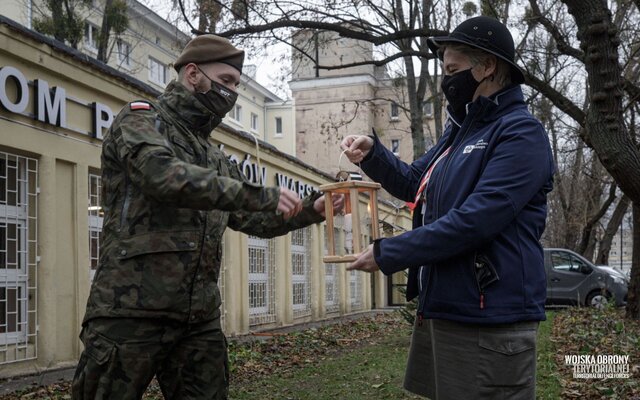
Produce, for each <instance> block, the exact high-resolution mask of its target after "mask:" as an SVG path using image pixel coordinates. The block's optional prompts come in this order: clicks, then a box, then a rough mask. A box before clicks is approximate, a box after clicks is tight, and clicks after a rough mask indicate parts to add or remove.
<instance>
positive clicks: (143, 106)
mask: <svg viewBox="0 0 640 400" xmlns="http://www.w3.org/2000/svg"><path fill="white" fill-rule="evenodd" d="M129 107H130V108H131V110H132V111H136V110H151V104H149V103H146V102H144V101H134V102H132V103H129Z"/></svg>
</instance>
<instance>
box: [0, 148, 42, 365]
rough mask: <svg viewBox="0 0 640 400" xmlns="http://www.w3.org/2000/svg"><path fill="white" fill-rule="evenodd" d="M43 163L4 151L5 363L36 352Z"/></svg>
mask: <svg viewBox="0 0 640 400" xmlns="http://www.w3.org/2000/svg"><path fill="white" fill-rule="evenodd" d="M37 198H38V161H37V160H35V159H33V158H27V157H21V156H17V155H14V154H10V153H2V152H0V364H5V363H10V362H15V361H23V360H28V359H33V358H36V356H37V344H36V338H37V332H36V326H37V324H38V322H37V309H36V308H37V303H36V299H37V296H36V292H37V286H36V282H37V279H36V278H37V277H36V270H37V263H38V257H37V249H38V243H37V218H38V211H37Z"/></svg>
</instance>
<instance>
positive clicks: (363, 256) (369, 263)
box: [347, 244, 380, 273]
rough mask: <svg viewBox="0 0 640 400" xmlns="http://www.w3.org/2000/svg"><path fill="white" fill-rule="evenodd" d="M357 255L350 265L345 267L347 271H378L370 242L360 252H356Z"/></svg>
mask: <svg viewBox="0 0 640 400" xmlns="http://www.w3.org/2000/svg"><path fill="white" fill-rule="evenodd" d="M356 256H357V257H358V258H357V259H356V260H355V261H354V262H353V263H352V264H351V265H349V266H348V267H347V271H352V270H358V271H364V272H370V273H373V272H376V271H380V267H378V264H376V260H375V258H374V257H373V245H372V244H370V245H369V246H368V247H367V248H366V249H365V250H364V251H363V252H362V253H360V254H356Z"/></svg>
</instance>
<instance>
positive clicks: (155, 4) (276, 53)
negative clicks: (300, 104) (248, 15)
mask: <svg viewBox="0 0 640 400" xmlns="http://www.w3.org/2000/svg"><path fill="white" fill-rule="evenodd" d="M138 1H139V2H141V3H142V4H144V5H146V6H147V7H149V8H150V9H151V10H153V11H155V12H156V13H157V14H158V15H160V16H161V17H162V18H164V19H166V20H168V21H170V22H172V23H176V24H177V25H178V27H179V28H180V29H181V30H182V31H184V32H185V33H186V34H187V35H189V36H193V35H192V34H191V28H190V27H189V26H188V24H186V23H185V22H184V18H183V17H182V14H181V12H180V11H179V8H178V7H177V1H175V0H174V1H175V3H176V5H175V6H174V4H172V3H174V1H167V0H138ZM185 3H186V4H188V3H189V0H185ZM191 22H192V23H193V24H194V25H196V24H197V20H193V21H191ZM289 51H290V50H289V47H288V46H287V45H285V44H281V45H277V46H270V47H269V49H268V51H267V52H266V53H267V54H268V55H269V56H268V57H267V56H262V57H256V55H255V54H247V55H246V59H245V65H249V64H253V65H256V67H257V69H256V81H257V82H258V83H260V84H261V85H262V86H264V87H266V88H267V89H269V90H271V91H273V92H275V93H276V94H278V95H280V96H283V97H286V96H288V85H287V84H286V82H282V77H281V73H280V67H281V66H280V65H279V64H276V63H274V61H273V60H275V59H279V58H281V56H283V55H287V54H289ZM283 83H284V85H283ZM283 87H284V88H285V89H286V91H283Z"/></svg>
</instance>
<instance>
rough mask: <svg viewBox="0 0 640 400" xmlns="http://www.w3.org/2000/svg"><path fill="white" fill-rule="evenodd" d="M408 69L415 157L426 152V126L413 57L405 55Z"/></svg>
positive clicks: (408, 93)
mask: <svg viewBox="0 0 640 400" xmlns="http://www.w3.org/2000/svg"><path fill="white" fill-rule="evenodd" d="M404 61H405V68H406V70H407V97H408V98H409V110H410V113H411V116H410V119H411V141H412V143H413V159H414V160H415V159H417V158H418V157H420V156H422V155H423V154H424V128H423V126H422V107H421V105H420V104H418V98H417V96H416V92H417V87H416V78H415V71H414V69H413V62H412V59H411V57H405V59H404Z"/></svg>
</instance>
